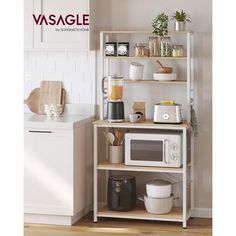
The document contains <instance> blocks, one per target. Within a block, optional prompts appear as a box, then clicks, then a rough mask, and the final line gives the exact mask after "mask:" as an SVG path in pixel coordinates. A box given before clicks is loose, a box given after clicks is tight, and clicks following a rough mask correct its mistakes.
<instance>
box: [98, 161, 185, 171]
mask: <svg viewBox="0 0 236 236" xmlns="http://www.w3.org/2000/svg"><path fill="white" fill-rule="evenodd" d="M97 169H98V170H117V171H139V172H159V173H176V174H182V173H183V168H182V167H179V168H174V167H152V166H130V165H125V164H124V163H122V164H111V163H109V162H103V163H99V164H98V165H97Z"/></svg>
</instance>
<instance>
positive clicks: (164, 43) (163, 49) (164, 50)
mask: <svg viewBox="0 0 236 236" xmlns="http://www.w3.org/2000/svg"><path fill="white" fill-rule="evenodd" d="M160 56H161V57H171V56H172V43H171V40H170V37H169V36H162V37H161V42H160Z"/></svg>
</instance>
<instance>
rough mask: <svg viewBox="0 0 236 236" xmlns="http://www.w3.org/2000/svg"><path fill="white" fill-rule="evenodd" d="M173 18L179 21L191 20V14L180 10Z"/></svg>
mask: <svg viewBox="0 0 236 236" xmlns="http://www.w3.org/2000/svg"><path fill="white" fill-rule="evenodd" d="M171 20H175V21H178V22H191V18H190V15H188V14H187V13H186V12H184V11H183V10H181V11H180V12H179V11H176V12H175V13H174V15H173V16H172V17H171Z"/></svg>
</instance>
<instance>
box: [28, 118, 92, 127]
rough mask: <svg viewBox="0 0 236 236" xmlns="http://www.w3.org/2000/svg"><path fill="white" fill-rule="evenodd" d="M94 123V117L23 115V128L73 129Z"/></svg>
mask: <svg viewBox="0 0 236 236" xmlns="http://www.w3.org/2000/svg"><path fill="white" fill-rule="evenodd" d="M93 121H94V115H84V116H82V115H62V116H59V117H56V118H48V117H47V116H46V115H37V114H24V127H25V128H38V129H45V128H47V129H73V128H74V127H76V126H80V125H83V124H85V123H88V122H93Z"/></svg>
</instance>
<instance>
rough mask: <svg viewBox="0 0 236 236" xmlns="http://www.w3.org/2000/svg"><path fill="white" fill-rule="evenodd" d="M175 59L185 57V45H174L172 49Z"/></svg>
mask: <svg viewBox="0 0 236 236" xmlns="http://www.w3.org/2000/svg"><path fill="white" fill-rule="evenodd" d="M172 56H173V57H183V56H184V46H183V45H174V46H173V49H172Z"/></svg>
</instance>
